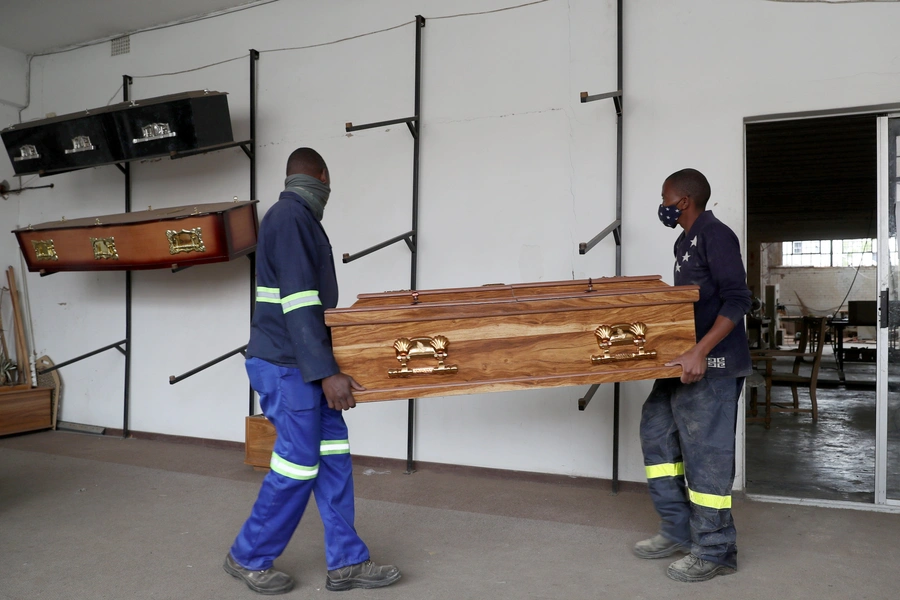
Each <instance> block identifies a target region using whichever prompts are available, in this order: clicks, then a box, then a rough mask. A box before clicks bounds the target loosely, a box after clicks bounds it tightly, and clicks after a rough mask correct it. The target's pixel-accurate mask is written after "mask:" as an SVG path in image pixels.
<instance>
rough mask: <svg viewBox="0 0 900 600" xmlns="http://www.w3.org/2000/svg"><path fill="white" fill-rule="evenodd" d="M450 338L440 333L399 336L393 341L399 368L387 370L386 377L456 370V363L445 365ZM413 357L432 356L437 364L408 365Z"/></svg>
mask: <svg viewBox="0 0 900 600" xmlns="http://www.w3.org/2000/svg"><path fill="white" fill-rule="evenodd" d="M449 345H450V340H448V339H447V338H445V337H444V336H442V335H436V336H434V337H414V338H399V339H398V340H396V341H395V342H394V350H395V351H396V352H397V360H398V361H400V368H399V369H390V370H388V377H411V376H412V375H431V374H434V373H443V374H447V375H452V374H454V373H456V372H457V371H458V368H457V366H456V365H445V364H444V360H445V359H446V358H447V346H449ZM413 358H433V359H435V360H436V361H437V362H438V364H437V365H436V366H431V367H413V368H410V367H409V361H410V360H412V359H413Z"/></svg>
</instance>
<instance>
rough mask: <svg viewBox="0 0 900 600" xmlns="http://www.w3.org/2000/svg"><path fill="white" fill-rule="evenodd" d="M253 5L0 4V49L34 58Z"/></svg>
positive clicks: (88, 0)
mask: <svg viewBox="0 0 900 600" xmlns="http://www.w3.org/2000/svg"><path fill="white" fill-rule="evenodd" d="M258 3H259V2H258V0H256V1H251V0H0V46H5V47H6V48H11V49H13V50H17V51H19V52H22V53H25V54H39V53H41V52H46V51H48V50H52V49H57V48H62V47H67V46H72V45H75V44H81V43H84V42H89V41H93V40H99V39H103V38H108V37H112V36H116V35H119V34H123V33H128V32H132V31H136V30H138V29H144V28H147V27H153V26H156V25H162V24H165V23H172V22H174V21H180V20H182V19H187V18H190V17H195V16H198V15H205V14H208V13H214V12H216V11H220V10H222V9H228V8H233V7H236V6H241V5H248V4H258Z"/></svg>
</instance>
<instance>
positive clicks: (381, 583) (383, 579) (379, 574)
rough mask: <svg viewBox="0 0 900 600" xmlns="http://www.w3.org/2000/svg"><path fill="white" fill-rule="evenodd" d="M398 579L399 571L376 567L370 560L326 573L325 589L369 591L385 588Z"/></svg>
mask: <svg viewBox="0 0 900 600" xmlns="http://www.w3.org/2000/svg"><path fill="white" fill-rule="evenodd" d="M398 579H400V569H398V568H397V567H395V566H394V565H380V566H379V565H376V564H375V563H373V562H372V561H371V560H367V561H366V562H361V563H359V564H356V565H350V566H349V567H343V568H340V569H334V570H333V571H328V576H327V577H326V578H325V588H326V589H329V590H331V591H332V592H342V591H344V590H352V589H353V588H362V589H364V590H369V589H372V588H380V587H385V586H387V585H391V584H392V583H394V582H395V581H397V580H398Z"/></svg>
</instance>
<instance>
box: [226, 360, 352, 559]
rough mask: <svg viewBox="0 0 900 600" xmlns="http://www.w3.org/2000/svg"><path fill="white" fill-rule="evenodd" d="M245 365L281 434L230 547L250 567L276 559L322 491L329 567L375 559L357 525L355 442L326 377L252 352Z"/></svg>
mask: <svg viewBox="0 0 900 600" xmlns="http://www.w3.org/2000/svg"><path fill="white" fill-rule="evenodd" d="M246 367H247V374H248V375H249V376H250V384H251V385H252V386H253V389H255V390H256V391H257V392H259V404H260V407H261V408H262V411H263V414H265V415H266V418H267V419H268V420H269V421H271V422H272V424H273V425H274V426H275V431H276V433H277V435H278V437H277V439H276V441H275V447H274V449H273V450H274V451H273V453H272V461H271V464H270V467H271V470H270V471H269V473H268V474H267V475H266V477H265V479H264V480H263V483H262V487H261V488H260V490H259V497H258V498H257V500H256V503H255V504H254V505H253V510H252V511H251V513H250V518H248V519H247V521H246V522H245V523H244V526H243V527H242V528H241V531H240V533H239V534H238V536H237V539H236V540H235V541H234V545H233V546H232V547H231V556H232V557H233V558H234V560H235V561H236V562H237V563H238V564H239V565H241V566H242V567H244V568H246V569H250V570H254V571H255V570H264V569H268V568H269V567H271V566H272V562H273V561H274V560H275V559H276V558H277V557H278V556H280V555H281V553H282V552H284V549H285V547H286V546H287V544H288V542H289V541H290V539H291V536H292V535H293V534H294V530H295V529H296V528H297V525H298V524H299V523H300V518H301V517H302V516H303V511H304V510H305V509H306V505H307V503H308V502H309V495H310V493H313V492H315V495H316V505H317V507H318V509H319V515H320V516H321V517H322V524H323V525H324V526H325V559H326V564H327V566H328V569H329V570H332V569H339V568H341V567H346V566H349V565H354V564H357V563H361V562H363V561H366V560H368V559H369V550H368V548H367V547H366V545H365V544H364V543H363V541H362V540H361V539H360V538H359V536H358V535H357V533H356V529H355V528H354V526H353V520H354V507H353V473H352V466H351V464H350V444H349V441H348V436H347V425H346V424H345V423H344V418H343V416H342V415H341V412H340V411H337V410H333V409H331V408H328V404H327V402H326V400H325V394H324V393H323V392H322V386H321V384H320V383H319V382H318V381H316V382H312V383H307V382H305V381H303V376H302V375H301V374H300V371H299V370H298V369H290V368H286V367H280V366H278V365H273V364H271V363H269V362H266V361H264V360H261V359H258V358H252V357H251V358H249V359H247V362H246Z"/></svg>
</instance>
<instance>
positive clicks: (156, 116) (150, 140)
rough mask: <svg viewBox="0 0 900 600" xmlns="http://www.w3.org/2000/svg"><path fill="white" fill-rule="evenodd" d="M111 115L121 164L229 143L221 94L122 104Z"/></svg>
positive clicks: (228, 124) (228, 118)
mask: <svg viewBox="0 0 900 600" xmlns="http://www.w3.org/2000/svg"><path fill="white" fill-rule="evenodd" d="M120 106H123V108H122V109H121V110H117V111H115V112H113V113H112V115H113V118H114V119H115V122H116V130H117V131H118V132H119V141H120V143H121V145H122V150H123V152H124V154H125V160H139V159H144V158H152V157H155V156H161V155H169V154H171V153H173V152H176V153H177V152H186V151H189V150H197V149H199V148H206V147H209V146H216V145H218V144H226V143H228V142H232V141H234V140H233V137H232V133H231V115H230V114H229V112H228V99H227V97H226V94H224V93H222V92H208V91H199V92H185V93H182V94H173V95H171V96H160V97H158V98H148V99H146V100H138V101H137V102H134V103H123V104H122V105H120Z"/></svg>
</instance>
